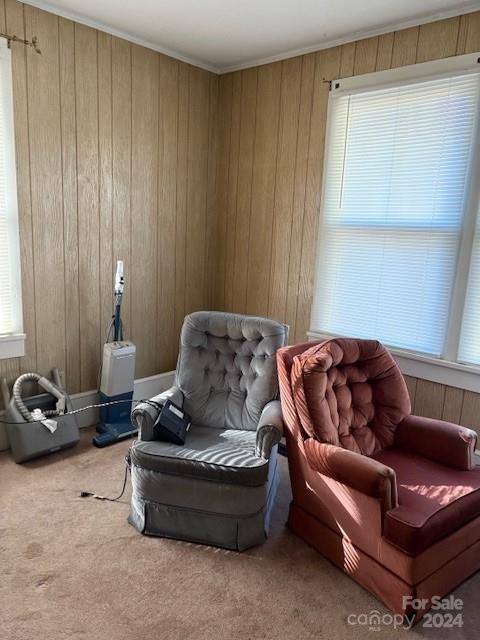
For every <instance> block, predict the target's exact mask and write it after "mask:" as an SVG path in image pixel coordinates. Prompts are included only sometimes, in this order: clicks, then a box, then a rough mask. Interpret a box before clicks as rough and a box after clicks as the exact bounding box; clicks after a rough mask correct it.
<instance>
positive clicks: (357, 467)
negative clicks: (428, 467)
mask: <svg viewBox="0 0 480 640" xmlns="http://www.w3.org/2000/svg"><path fill="white" fill-rule="evenodd" d="M304 447H305V455H306V458H307V461H308V463H309V465H310V467H311V468H312V469H313V470H314V471H318V472H319V473H321V474H323V475H325V476H328V477H330V478H333V479H334V480H337V481H338V482H341V483H342V484H345V485H347V486H348V487H350V488H351V489H355V490H356V491H360V492H361V493H364V494H365V495H367V496H371V497H372V498H377V499H378V500H380V501H381V503H382V511H383V512H385V511H388V510H390V509H393V508H395V507H396V506H398V497H397V477H396V475H395V471H394V470H393V469H392V468H391V467H387V466H386V465H385V464H382V463H381V462H378V461H377V460H374V459H373V458H369V457H368V456H364V455H361V454H360V453H355V452H354V451H349V450H348V449H342V447H336V446H335V445H333V444H326V443H324V442H318V440H315V439H314V438H308V439H307V440H305V442H304Z"/></svg>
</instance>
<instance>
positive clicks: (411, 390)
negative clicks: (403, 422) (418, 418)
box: [403, 376, 417, 411]
mask: <svg viewBox="0 0 480 640" xmlns="http://www.w3.org/2000/svg"><path fill="white" fill-rule="evenodd" d="M403 377H404V380H405V383H406V385H407V389H408V395H409V396H410V404H411V405H412V411H413V408H414V406H415V395H416V391H417V379H416V378H413V377H412V376H403Z"/></svg>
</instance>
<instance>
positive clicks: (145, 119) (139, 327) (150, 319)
mask: <svg viewBox="0 0 480 640" xmlns="http://www.w3.org/2000/svg"><path fill="white" fill-rule="evenodd" d="M158 75H159V68H158V56H157V55H156V54H155V53H154V52H153V51H148V49H145V48H143V47H138V46H132V196H131V202H132V261H131V270H132V271H131V282H132V297H131V300H132V309H133V312H132V320H131V337H132V339H133V341H134V343H135V345H136V348H137V360H136V363H135V375H136V376H137V377H138V378H143V377H146V376H151V375H153V374H154V373H155V371H156V361H157V354H156V353H155V349H152V343H153V344H155V336H156V331H157V314H156V313H139V312H138V311H139V310H140V309H141V308H142V306H143V305H144V300H145V297H146V296H147V295H149V294H150V293H151V294H152V298H153V300H154V301H155V302H156V291H157V272H158V269H157V252H158V247H157V208H158V203H157V182H158V165H157V162H158V148H157V144H158V81H159V78H158ZM153 308H154V309H155V304H154V305H153Z"/></svg>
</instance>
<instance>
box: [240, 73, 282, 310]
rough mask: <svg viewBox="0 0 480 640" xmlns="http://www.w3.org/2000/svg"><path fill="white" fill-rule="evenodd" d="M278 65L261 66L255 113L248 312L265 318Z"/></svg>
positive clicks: (269, 254)
mask: <svg viewBox="0 0 480 640" xmlns="http://www.w3.org/2000/svg"><path fill="white" fill-rule="evenodd" d="M281 70H282V66H281V63H278V62H276V63H274V64H270V65H265V66H264V67H260V68H259V70H258V92H257V110H256V133H255V151H254V161H253V177H252V206H251V214H250V215H251V218H250V234H249V259H248V265H247V269H248V275H247V310H248V312H249V313H253V314H257V315H266V314H267V312H268V286H269V277H270V260H271V252H272V218H273V199H274V189H275V172H276V166H277V148H278V121H279V110H280V81H281Z"/></svg>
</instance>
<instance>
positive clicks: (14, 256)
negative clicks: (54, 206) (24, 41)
mask: <svg viewBox="0 0 480 640" xmlns="http://www.w3.org/2000/svg"><path fill="white" fill-rule="evenodd" d="M0 66H1V67H2V68H3V71H4V72H3V73H1V74H0V83H1V84H0V91H1V92H2V94H3V99H4V108H5V119H6V127H5V173H6V180H5V181H6V200H7V203H6V206H7V209H8V211H9V224H8V231H7V233H8V237H9V250H10V252H11V254H10V263H11V265H12V280H13V291H14V298H13V314H14V331H13V332H12V333H8V334H0V360H1V359H6V358H18V357H22V356H24V355H25V338H26V336H25V334H24V332H23V308H22V274H21V253H20V233H19V216H18V198H17V169H16V154H15V126H14V113H13V79H12V55H11V50H10V49H9V47H8V43H7V41H6V40H3V39H0Z"/></svg>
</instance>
